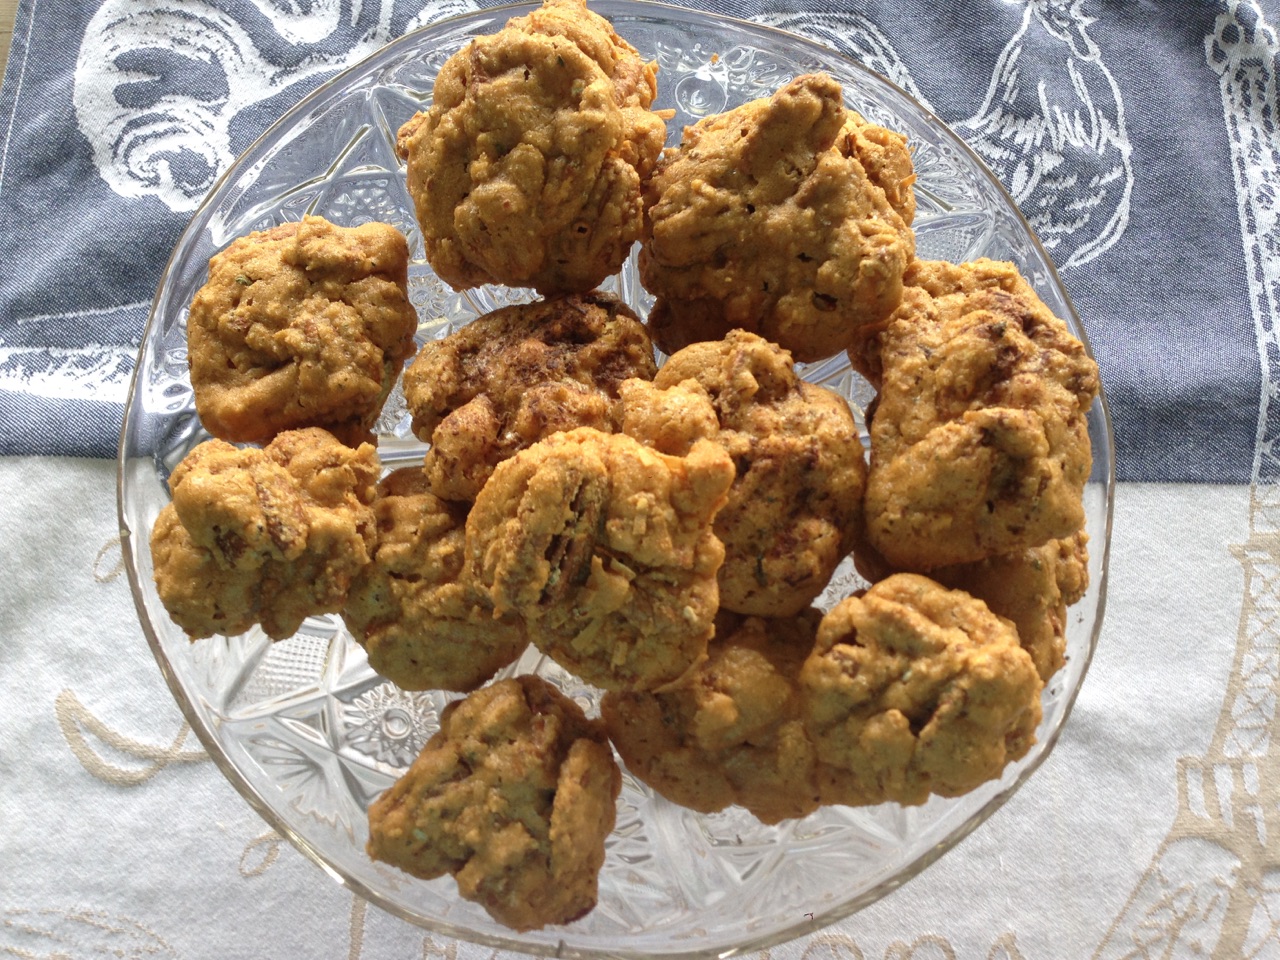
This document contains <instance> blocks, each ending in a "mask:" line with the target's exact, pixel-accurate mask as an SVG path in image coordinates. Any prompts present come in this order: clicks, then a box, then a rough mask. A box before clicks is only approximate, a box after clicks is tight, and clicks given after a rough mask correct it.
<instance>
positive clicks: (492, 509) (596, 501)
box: [467, 427, 733, 690]
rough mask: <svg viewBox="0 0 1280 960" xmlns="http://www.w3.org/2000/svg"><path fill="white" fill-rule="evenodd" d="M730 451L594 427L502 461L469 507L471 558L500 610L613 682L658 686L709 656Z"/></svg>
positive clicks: (575, 668)
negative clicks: (683, 452) (655, 444)
mask: <svg viewBox="0 0 1280 960" xmlns="http://www.w3.org/2000/svg"><path fill="white" fill-rule="evenodd" d="M732 482H733V462H732V461H731V460H730V459H729V457H728V456H727V455H726V454H725V453H724V451H723V450H722V449H721V448H720V447H718V446H717V445H716V444H714V443H712V442H710V441H705V440H704V441H701V442H699V443H697V444H695V445H694V446H693V448H692V450H690V452H689V455H688V456H687V457H672V456H666V455H664V454H661V453H657V452H655V451H654V450H651V449H649V448H648V447H645V446H643V445H641V444H640V443H639V442H637V441H636V440H633V439H632V438H631V437H628V436H625V435H623V434H607V433H601V432H600V431H598V430H593V429H591V428H589V427H582V428H579V429H577V430H572V431H569V432H567V433H557V434H555V435H553V436H551V437H548V438H547V439H545V440H542V441H540V442H538V443H536V444H534V445H533V446H532V447H529V448H528V449H527V450H522V451H521V452H520V453H518V454H516V455H515V456H514V457H512V458H511V459H510V460H506V461H504V462H503V463H501V464H499V465H498V468H497V469H496V470H494V472H493V476H492V477H490V478H489V482H488V483H487V484H485V487H484V489H483V490H481V491H480V496H479V497H477V498H476V502H475V506H474V507H473V508H472V510H471V513H470V515H469V516H468V517H467V560H468V563H469V564H470V565H471V567H472V569H473V570H474V571H476V576H477V577H478V578H479V579H480V580H481V582H482V583H483V584H484V585H485V586H486V587H487V588H488V589H489V592H490V597H491V599H492V600H493V604H494V607H495V609H497V610H498V611H499V612H500V613H506V612H508V611H511V612H514V613H516V614H519V615H520V616H522V617H523V618H524V619H525V622H526V626H527V629H528V635H529V639H530V640H531V641H532V642H533V643H534V644H535V645H536V646H537V647H538V649H539V650H541V651H542V652H543V653H546V654H548V655H549V656H551V657H552V658H554V659H555V660H556V662H557V663H559V664H560V665H561V666H563V667H564V668H565V669H566V670H569V671H570V672H571V673H574V674H576V675H577V676H579V677H581V678H582V679H583V680H586V681H587V682H588V683H592V684H595V685H596V686H599V687H603V688H604V689H606V690H654V689H659V688H662V687H665V686H667V685H669V684H672V683H674V682H676V681H678V680H680V679H681V678H682V677H683V676H684V675H685V674H686V673H687V672H688V671H689V669H690V668H691V667H693V666H694V665H695V664H697V663H698V662H699V661H701V660H702V658H703V657H704V656H705V655H706V646H707V641H708V640H709V639H710V637H711V635H712V630H713V626H714V618H715V615H716V612H717V610H718V608H719V591H718V589H717V587H716V572H717V571H718V570H719V569H720V564H721V563H722V562H723V560H724V547H723V546H722V545H721V543H720V541H719V540H718V539H716V536H715V534H714V533H712V529H711V524H712V520H713V519H714V517H715V513H716V511H717V510H718V509H719V508H720V505H721V504H722V503H723V502H724V499H725V495H726V493H727V492H728V490H729V485H730V484H731V483H732Z"/></svg>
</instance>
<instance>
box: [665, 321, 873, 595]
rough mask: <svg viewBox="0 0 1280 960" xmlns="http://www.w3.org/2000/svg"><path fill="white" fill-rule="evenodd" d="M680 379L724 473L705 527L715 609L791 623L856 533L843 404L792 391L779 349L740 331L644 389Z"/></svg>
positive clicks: (849, 418) (678, 359)
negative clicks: (712, 536)
mask: <svg viewBox="0 0 1280 960" xmlns="http://www.w3.org/2000/svg"><path fill="white" fill-rule="evenodd" d="M686 380H691V381H695V382H696V383H697V384H699V385H700V386H701V387H702V388H703V389H704V390H705V391H706V393H707V395H708V397H709V398H710V400H711V404H712V406H713V408H714V410H715V414H716V417H717V419H718V422H719V426H720V430H719V432H718V433H717V434H716V435H715V442H716V443H718V444H720V446H722V447H723V448H724V450H725V452H726V453H728V454H729V456H730V457H731V458H732V459H733V462H734V464H735V466H736V478H735V480H734V483H733V487H732V489H731V490H730V491H729V500H728V502H727V503H726V504H725V505H724V507H723V508H722V509H721V510H720V512H719V513H718V514H716V522H715V532H716V536H717V537H719V538H720V539H721V541H723V543H724V547H725V561H724V566H723V567H721V568H720V605H721V607H723V608H724V609H727V610H733V611H735V612H737V613H744V614H748V615H753V616H772V617H781V616H792V615H794V614H797V613H799V612H800V611H802V610H804V609H805V608H806V607H807V606H809V604H810V603H812V602H813V600H814V598H815V597H817V596H818V595H819V594H820V593H822V591H823V590H824V589H825V588H826V586H827V582H828V581H829V580H830V579H831V575H832V573H833V572H834V571H835V568H836V566H837V565H838V564H839V563H840V561H841V560H842V559H843V558H844V557H845V556H847V555H848V553H849V551H850V550H852V549H853V545H854V541H855V539H856V537H857V534H858V527H859V524H860V522H861V515H862V492H863V487H864V484H865V482H866V475H867V466H866V461H865V460H864V455H863V450H862V441H861V440H860V439H859V437H858V429H857V425H856V424H855V423H854V419H853V414H852V413H851V412H850V410H849V405H848V404H847V403H846V402H845V401H844V399H843V398H842V397H840V396H839V395H838V394H836V393H833V392H832V391H830V390H827V389H826V388H824V387H819V386H816V385H814V384H811V383H806V382H804V381H803V380H801V379H800V378H799V376H797V374H796V371H795V368H794V366H793V365H792V362H791V357H790V355H789V354H788V353H787V352H786V351H785V350H783V349H781V348H780V347H777V346H775V345H774V344H772V343H769V342H768V341H766V340H764V339H762V338H760V337H758V336H756V335H755V334H751V333H746V332H744V331H741V330H734V331H731V332H730V333H729V334H728V336H727V337H725V339H724V340H721V341H715V342H712V343H696V344H693V345H692V346H689V347H685V348H684V349H683V350H681V351H679V352H678V353H676V354H675V355H674V356H672V357H671V358H670V359H669V360H668V361H667V362H666V363H665V364H664V365H663V367H662V369H661V370H659V371H658V375H657V377H655V378H654V386H655V387H657V388H661V389H667V390H673V389H675V388H676V387H678V386H679V385H680V384H681V382H682V381H686Z"/></svg>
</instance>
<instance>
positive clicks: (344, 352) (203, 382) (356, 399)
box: [187, 217, 418, 445]
mask: <svg viewBox="0 0 1280 960" xmlns="http://www.w3.org/2000/svg"><path fill="white" fill-rule="evenodd" d="M408 263H409V248H408V245H407V244H406V243H405V239H404V236H403V235H401V233H400V232H399V231H398V230H396V229H395V228H394V227H390V226H387V225H386V224H384V223H365V224H362V225H361V226H358V227H351V228H347V227H338V226H334V225H333V224H331V223H329V222H328V221H327V220H324V219H322V218H321V217H304V218H303V220H302V222H301V223H285V224H281V225H280V226H278V227H275V228H273V229H271V230H266V231H263V232H261V233H251V234H249V236H247V237H241V238H240V239H238V240H236V241H234V242H232V244H231V245H230V246H229V247H227V248H226V249H225V250H223V251H222V252H221V253H218V254H215V255H214V256H213V258H212V259H210V261H209V280H208V282H207V283H206V284H205V285H204V286H203V287H201V288H200V290H199V291H197V293H196V295H195V297H194V299H193V300H192V301H191V313H190V317H189V319H188V321H187V342H188V349H189V358H190V361H189V362H190V367H191V386H192V388H193V389H194V391H195V400H196V411H197V412H198V413H199V414H200V421H201V423H203V424H204V426H205V429H207V430H208V431H209V432H210V433H212V434H213V435H214V436H217V437H221V438H222V439H224V440H230V441H234V442H246V443H266V442H268V441H269V440H270V439H271V438H272V437H274V436H275V435H276V434H277V433H279V432H280V431H282V430H292V429H297V428H301V427H312V426H316V427H324V428H325V429H327V430H328V431H329V432H331V433H333V434H334V435H335V436H336V437H338V439H340V440H342V441H343V442H344V443H348V444H352V445H355V444H359V443H361V442H363V441H366V440H372V439H373V437H372V433H371V431H372V428H373V425H374V424H375V423H376V422H377V419H378V415H379V413H380V412H381V411H382V405H383V402H384V401H385V400H386V398H387V394H388V393H390V392H391V388H392V386H394V385H395V382H396V379H397V378H398V377H399V376H400V371H401V369H402V368H403V366H404V362H405V360H406V358H408V357H409V355H410V354H412V353H413V335H414V332H415V331H416V330H417V327H418V315H417V313H416V312H415V311H414V309H413V305H412V304H410V302H409V297H408V294H407V292H406V289H407V276H408Z"/></svg>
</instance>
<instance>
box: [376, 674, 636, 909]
mask: <svg viewBox="0 0 1280 960" xmlns="http://www.w3.org/2000/svg"><path fill="white" fill-rule="evenodd" d="M621 787H622V776H621V774H620V773H619V771H618V767H617V764H616V763H614V760H613V752H612V751H611V750H610V749H609V744H608V741H607V740H606V738H605V734H604V729H603V726H602V725H601V724H600V721H598V720H588V719H587V718H586V716H585V715H584V714H583V713H582V710H581V708H580V707H578V705H577V704H576V703H574V702H573V701H572V700H570V699H569V698H568V697H566V696H564V695H563V694H561V693H560V692H559V691H557V690H556V689H555V688H554V687H552V686H551V685H550V684H548V683H547V682H546V681H544V680H542V679H540V678H538V677H534V676H523V677H516V678H515V679H512V680H502V681H499V682H498V683H495V684H493V685H492V686H488V687H484V688H483V689H481V690H477V691H476V692H475V693H472V694H470V695H469V696H467V698H466V699H464V700H457V701H454V702H453V703H451V704H449V706H448V707H446V708H445V710H444V712H443V714H442V715H441V717H440V731H439V732H438V733H436V735H435V736H433V737H432V738H431V739H430V740H429V741H428V742H427V745H426V747H424V748H423V750H422V753H421V755H420V756H419V757H418V759H417V760H415V761H414V763H413V766H412V767H410V768H409V771H408V772H407V773H406V774H405V775H404V776H403V777H401V778H400V779H399V780H397V781H396V783H395V784H394V785H393V786H392V787H391V789H390V790H388V791H387V792H386V793H384V794H383V795H382V796H381V797H379V798H378V799H377V800H376V801H375V802H374V803H373V805H372V806H371V807H370V808H369V843H368V852H369V855H370V856H371V857H373V858H374V859H375V860H382V861H385V862H386V863H390V864H392V865H393V866H396V867H398V868H400V869H401V870H404V871H405V872H407V873H410V874H412V875H414V876H415V877H422V878H424V879H428V880H430V879H433V878H435V877H439V876H443V875H444V874H446V873H451V874H453V876H454V879H455V880H456V881H457V883H458V891H459V893H461V894H462V896H463V897H465V898H466V899H468V900H473V901H475V902H477V903H479V904H480V905H481V906H483V907H484V908H485V910H487V911H488V912H489V914H490V915H491V916H492V917H493V918H494V919H495V920H497V921H498V922H499V923H503V924H505V925H506V926H508V927H511V928H513V929H515V930H536V929H538V928H540V927H544V926H546V925H548V924H561V923H570V922H572V921H574V920H577V919H578V918H579V917H581V916H583V915H584V914H586V913H588V912H590V910H591V909H592V908H593V907H594V906H595V904H596V889H597V877H598V875H599V872H600V867H601V865H602V864H603V863H604V841H605V838H606V837H607V836H608V835H609V832H610V831H611V830H612V829H613V824H614V819H615V817H616V806H615V804H616V801H617V797H618V793H619V791H620V790H621Z"/></svg>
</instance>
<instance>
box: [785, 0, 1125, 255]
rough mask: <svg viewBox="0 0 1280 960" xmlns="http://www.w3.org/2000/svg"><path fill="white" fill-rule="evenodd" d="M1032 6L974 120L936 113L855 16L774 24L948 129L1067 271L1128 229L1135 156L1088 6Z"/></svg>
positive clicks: (1073, 0) (1062, 0) (1042, 2)
mask: <svg viewBox="0 0 1280 960" xmlns="http://www.w3.org/2000/svg"><path fill="white" fill-rule="evenodd" d="M1004 2H1006V3H1017V4H1022V5H1025V11H1024V13H1023V16H1022V20H1021V23H1020V24H1019V26H1018V28H1017V30H1016V31H1015V32H1014V34H1013V36H1012V37H1011V38H1010V40H1009V41H1008V43H1007V44H1006V45H1005V47H1004V49H1003V50H1002V51H1001V53H1000V56H999V57H998V58H997V60H996V63H995V66H994V70H993V72H992V77H991V81H990V84H989V86H988V89H987V94H986V96H985V98H984V100H983V102H982V104H981V105H980V106H979V108H978V110H977V112H976V113H975V114H973V115H972V116H969V117H963V116H961V117H957V116H956V115H955V114H954V113H952V114H951V115H950V116H948V112H947V111H945V110H944V109H942V108H940V107H936V106H933V105H931V104H930V103H929V100H928V99H927V98H926V97H925V95H924V93H923V92H922V90H921V89H920V87H919V85H918V84H917V83H916V82H915V81H914V80H913V79H912V76H911V72H910V70H909V69H908V67H907V66H906V64H905V63H904V61H903V59H902V58H901V57H900V56H899V55H898V53H897V51H896V50H895V49H894V47H893V44H892V43H891V42H890V40H889V39H888V37H887V35H886V34H885V33H884V31H882V30H880V29H879V28H878V27H877V26H876V24H874V23H873V22H872V21H870V20H869V19H867V18H866V17H864V16H862V15H861V14H857V13H844V12H841V13H830V14H825V13H823V14H818V13H814V14H782V13H775V14H765V15H764V16H763V17H761V18H760V19H761V20H763V21H764V22H766V23H769V24H771V25H773V26H776V27H780V28H781V29H784V30H790V31H792V32H794V33H800V34H802V35H804V36H807V37H809V38H810V39H813V40H816V41H818V42H819V43H822V44H824V45H826V46H829V47H831V48H833V49H835V50H838V51H839V52H841V53H843V54H845V55H847V56H850V57H853V58H854V59H855V60H858V61H859V62H861V63H862V64H863V65H865V66H867V67H868V68H870V69H872V70H874V71H876V72H877V73H879V74H881V75H882V76H884V77H886V78H888V79H889V80H892V81H893V82H894V83H895V84H897V85H898V86H899V87H901V88H902V89H903V90H905V91H906V92H907V93H909V94H910V95H911V96H912V97H914V98H915V99H916V100H917V101H918V102H919V103H920V104H921V105H922V106H924V107H925V108H926V109H929V110H933V111H934V112H937V113H939V114H940V115H942V116H943V118H944V119H945V120H947V122H949V123H950V124H951V125H952V127H953V129H954V130H955V132H956V133H958V134H959V135H960V136H961V137H963V138H964V140H965V141H966V142H967V143H968V144H969V145H970V146H971V147H972V148H973V149H974V150H975V151H976V152H977V153H978V154H979V155H980V156H981V157H982V158H983V160H984V161H985V162H986V163H987V165H988V166H990V167H991V169H992V171H993V172H994V173H995V174H996V175H997V176H998V177H999V178H1000V180H1001V182H1003V184H1004V185H1005V187H1006V188H1007V189H1008V190H1009V192H1010V194H1012V196H1013V199H1014V201H1015V202H1016V203H1017V204H1018V205H1019V207H1021V209H1022V212H1023V214H1024V216H1026V218H1027V220H1028V221H1029V222H1030V223H1031V225H1032V227H1033V229H1034V230H1035V231H1036V233H1037V234H1038V235H1039V237H1040V241H1041V242H1042V243H1043V244H1044V246H1045V248H1046V249H1047V250H1048V251H1049V253H1050V255H1051V256H1052V257H1053V258H1054V260H1055V261H1056V263H1057V265H1058V267H1059V269H1064V268H1069V267H1074V266H1078V265H1080V264H1082V263H1086V262H1088V261H1089V260H1092V259H1094V258H1095V257H1097V256H1098V255H1100V254H1101V253H1102V252H1103V251H1104V250H1106V249H1107V248H1109V247H1110V246H1111V245H1112V244H1113V243H1115V242H1116V240H1117V239H1118V238H1119V237H1120V235H1121V234H1122V233H1123V232H1124V229H1125V226H1126V225H1127V224H1128V221H1129V196H1130V193H1131V191H1132V189H1133V170H1132V166H1131V161H1130V157H1131V154H1132V152H1133V148H1132V145H1131V144H1130V142H1129V134H1128V131H1127V129H1126V127H1125V122H1124V105H1123V102H1122V100H1121V97H1120V91H1119V88H1118V87H1117V86H1116V83H1115V81H1114V79H1112V77H1111V73H1110V71H1108V69H1107V67H1106V65H1105V64H1104V63H1103V60H1102V56H1101V53H1100V51H1099V49H1098V46H1097V44H1095V43H1094V41H1093V40H1092V39H1091V38H1090V37H1089V35H1088V33H1087V32H1086V29H1085V28H1086V27H1088V26H1089V24H1091V23H1093V22H1094V21H1093V19H1091V18H1089V17H1087V16H1085V14H1084V12H1083V10H1082V4H1083V0H1004Z"/></svg>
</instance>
